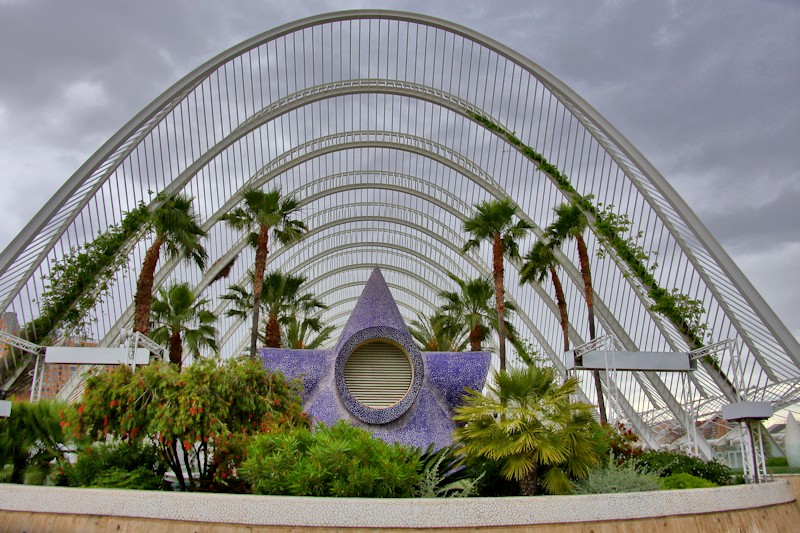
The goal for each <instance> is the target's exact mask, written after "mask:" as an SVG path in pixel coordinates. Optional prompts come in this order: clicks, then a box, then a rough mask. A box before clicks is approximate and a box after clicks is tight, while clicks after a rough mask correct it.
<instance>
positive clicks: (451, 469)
mask: <svg viewBox="0 0 800 533" xmlns="http://www.w3.org/2000/svg"><path fill="white" fill-rule="evenodd" d="M462 459H463V455H462V454H461V453H460V451H458V449H457V448H452V447H450V446H445V447H444V448H441V449H439V450H438V451H433V444H431V445H430V446H429V447H428V449H427V450H426V452H425V453H424V454H422V456H421V457H420V466H421V471H420V480H419V484H418V485H417V487H416V489H415V491H414V495H415V496H418V497H420V498H463V497H468V496H475V495H476V494H477V491H478V482H479V481H480V479H481V477H482V476H483V474H479V475H478V476H477V478H471V477H470V476H469V472H468V471H467V469H466V468H464V467H463V466H462V465H461V461H462Z"/></svg>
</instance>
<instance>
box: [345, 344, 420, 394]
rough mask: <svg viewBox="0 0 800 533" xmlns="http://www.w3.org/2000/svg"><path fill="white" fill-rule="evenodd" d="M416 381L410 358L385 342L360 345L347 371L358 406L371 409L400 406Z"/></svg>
mask: <svg viewBox="0 0 800 533" xmlns="http://www.w3.org/2000/svg"><path fill="white" fill-rule="evenodd" d="M413 379H414V369H413V366H412V364H411V359H410V358H409V357H408V354H406V352H405V351H404V350H403V349H402V348H400V347H399V346H398V345H396V344H394V343H392V342H389V341H388V340H386V339H378V340H371V341H367V342H364V343H362V344H360V345H358V346H357V347H356V349H355V350H353V353H352V354H350V357H348V358H347V363H346V364H345V367H344V382H345V385H346V386H347V390H348V391H349V392H350V394H351V395H352V396H353V398H355V399H356V401H357V402H358V403H360V404H361V405H364V406H366V407H370V408H372V409H386V408H388V407H391V406H393V405H395V404H397V403H398V402H399V401H401V400H402V399H403V398H405V396H406V394H408V391H409V389H410V388H411V382H412V381H413Z"/></svg>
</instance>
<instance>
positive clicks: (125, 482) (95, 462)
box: [60, 439, 166, 490]
mask: <svg viewBox="0 0 800 533" xmlns="http://www.w3.org/2000/svg"><path fill="white" fill-rule="evenodd" d="M165 471H166V466H165V465H164V464H163V463H162V461H161V458H160V456H159V453H158V449H157V448H156V447H155V446H154V445H152V444H149V443H147V442H144V441H142V440H138V439H133V440H129V441H120V440H116V441H111V442H95V443H92V445H91V446H87V447H85V448H84V449H83V450H81V451H80V452H79V453H78V457H77V459H76V461H75V462H74V463H73V464H70V465H65V466H64V467H62V469H61V477H62V480H61V483H60V484H66V485H70V486H72V487H109V488H130V489H144V490H158V489H160V488H162V484H163V482H162V479H163V477H164V472H165Z"/></svg>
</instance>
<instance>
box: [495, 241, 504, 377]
mask: <svg viewBox="0 0 800 533" xmlns="http://www.w3.org/2000/svg"><path fill="white" fill-rule="evenodd" d="M492 253H493V258H492V273H493V274H494V294H495V305H496V306H497V355H498V356H499V357H500V372H505V371H506V320H505V298H506V296H505V290H504V287H503V241H502V240H501V239H500V232H495V234H494V244H493V246H492Z"/></svg>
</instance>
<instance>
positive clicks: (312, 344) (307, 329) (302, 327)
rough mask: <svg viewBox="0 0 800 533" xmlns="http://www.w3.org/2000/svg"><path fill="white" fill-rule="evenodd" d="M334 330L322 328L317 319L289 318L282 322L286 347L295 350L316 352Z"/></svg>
mask: <svg viewBox="0 0 800 533" xmlns="http://www.w3.org/2000/svg"><path fill="white" fill-rule="evenodd" d="M335 329H336V328H335V327H334V326H323V324H322V320H321V319H320V318H319V317H298V316H297V315H296V314H294V315H291V316H289V317H288V318H287V319H286V320H285V321H284V335H283V336H284V338H285V339H286V347H287V348H292V349H296V350H316V349H317V348H319V347H320V346H322V344H323V343H324V342H325V341H326V340H328V339H329V338H330V336H331V334H332V333H333V332H334V330H335Z"/></svg>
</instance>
